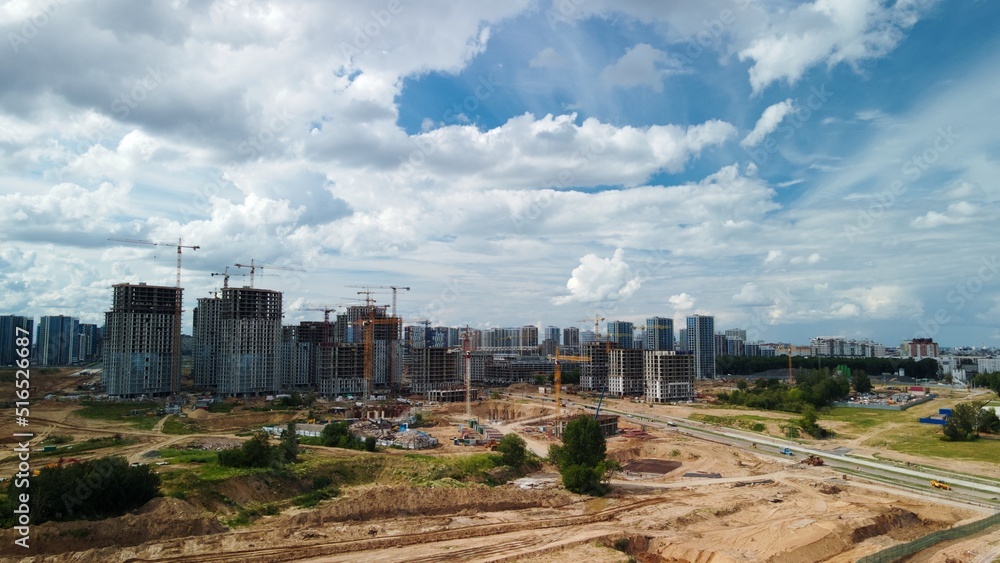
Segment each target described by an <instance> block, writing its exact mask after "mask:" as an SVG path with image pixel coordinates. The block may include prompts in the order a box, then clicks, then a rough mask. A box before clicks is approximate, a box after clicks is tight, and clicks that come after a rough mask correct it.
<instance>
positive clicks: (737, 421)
mask: <svg viewBox="0 0 1000 563" xmlns="http://www.w3.org/2000/svg"><path fill="white" fill-rule="evenodd" d="M688 419H689V420H695V421H698V422H704V423H706V424H715V425H717V426H726V427H729V428H740V429H742V430H749V431H751V432H758V433H764V432H766V431H767V423H769V422H772V423H782V422H787V421H788V420H789V418H788V417H780V418H778V417H768V416H760V415H753V414H738V415H722V416H720V415H714V414H701V413H694V414H692V415H690V416H689V417H688Z"/></svg>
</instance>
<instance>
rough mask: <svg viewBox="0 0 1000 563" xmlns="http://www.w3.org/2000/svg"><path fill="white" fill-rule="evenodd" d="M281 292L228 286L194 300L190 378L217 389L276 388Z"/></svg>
mask: <svg viewBox="0 0 1000 563" xmlns="http://www.w3.org/2000/svg"><path fill="white" fill-rule="evenodd" d="M281 330H282V328H281V292H278V291H273V290H270V289H256V288H251V287H240V288H236V287H228V288H224V289H223V290H222V297H221V298H205V299H199V300H198V308H197V309H196V310H195V316H194V336H195V350H194V354H195V359H196V361H195V363H196V366H197V367H196V368H195V381H196V383H197V384H199V385H203V386H207V387H214V388H215V390H216V391H217V392H218V393H219V394H222V395H232V396H236V395H241V396H248V395H264V394H270V393H275V392H277V391H278V390H279V388H280V382H279V380H278V373H279V353H280V348H281V335H282V333H281Z"/></svg>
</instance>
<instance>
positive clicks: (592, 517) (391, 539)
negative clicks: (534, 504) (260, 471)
mask: <svg viewBox="0 0 1000 563" xmlns="http://www.w3.org/2000/svg"><path fill="white" fill-rule="evenodd" d="M669 501H670V499H669V498H663V497H661V498H652V499H643V500H641V501H637V502H632V503H628V504H625V505H621V506H616V507H612V508H607V509H604V510H602V511H600V512H596V513H594V514H586V515H574V516H563V517H556V518H545V519H541V520H532V521H527V522H509V523H493V524H479V525H472V526H463V527H461V528H454V529H449V530H439V531H434V532H416V533H412V534H400V535H396V536H388V537H382V538H371V539H364V540H346V541H344V540H334V541H323V542H317V543H312V544H302V543H299V544H296V545H295V546H294V548H292V547H291V546H287V545H285V546H281V547H268V548H260V549H246V550H238V551H227V552H224V553H209V554H186V555H173V556H171V555H168V556H165V557H159V558H138V557H136V558H130V559H126V560H125V562H126V563H139V562H146V561H157V562H187V561H200V562H214V561H220V562H222V561H234V560H247V561H255V562H261V563H277V562H281V561H296V560H302V559H306V558H315V557H324V556H331V555H342V554H348V553H355V552H360V551H371V550H376V549H386V548H393V547H403V546H408V545H415V544H431V543H436V542H442V541H449V540H461V539H468V538H476V537H484V536H495V535H498V534H506V533H511V532H524V531H537V530H540V529H548V528H563V527H567V526H576V525H585V524H594V523H597V522H606V521H608V520H612V519H614V518H615V517H617V516H618V515H619V514H621V513H623V512H627V511H630V510H637V509H640V508H644V507H647V506H651V505H654V504H661V503H664V502H669ZM522 541H524V540H516V541H515V543H520V542H522ZM495 547H497V546H496V545H490V546H484V547H482V548H470V553H471V551H477V550H483V551H484V553H483V554H484V555H490V553H486V552H487V551H488V552H492V551H493V549H494V548H495ZM473 555H475V554H473ZM427 560H428V561H440V560H441V558H440V556H438V557H435V558H431V559H427Z"/></svg>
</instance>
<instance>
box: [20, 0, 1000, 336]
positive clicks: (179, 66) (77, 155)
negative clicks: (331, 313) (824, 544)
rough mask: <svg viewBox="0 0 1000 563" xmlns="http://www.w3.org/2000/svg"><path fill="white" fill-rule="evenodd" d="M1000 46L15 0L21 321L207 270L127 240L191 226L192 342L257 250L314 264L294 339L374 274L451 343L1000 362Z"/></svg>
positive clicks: (986, 39) (422, 9) (559, 8)
mask: <svg viewBox="0 0 1000 563" xmlns="http://www.w3.org/2000/svg"><path fill="white" fill-rule="evenodd" d="M43 4H44V6H43ZM998 30H1000V5H998V3H997V2H989V1H985V0H980V1H975V0H970V1H957V0H956V1H951V2H945V1H939V2H938V1H934V0H883V1H880V0H816V1H815V2H793V1H791V0H706V1H702V2H680V1H676V2H673V1H671V2H652V1H644V0H631V1H629V0H616V1H612V0H559V1H556V2H551V1H549V0H539V1H530V0H509V1H505V2H471V1H470V2H445V1H422V2H415V1H411V0H387V1H382V0H379V1H373V2H348V1H344V2H325V1H314V2H299V1H282V2H273V3H267V2H244V1H241V0H216V1H214V2H212V1H195V0H191V1H184V0H174V1H171V2H167V1H163V2H134V1H125V0H121V1H117V2H114V1H107V2H77V1H73V0H52V1H50V2H47V3H39V2H35V1H30V0H20V1H17V0H15V1H8V2H2V3H0V32H2V33H0V40H2V43H3V44H2V45H0V53H2V54H0V208H2V209H3V213H4V226H3V229H2V230H0V231H2V235H0V236H2V240H0V285H2V292H0V312H3V313H15V314H27V315H35V316H40V315H48V314H68V315H76V316H79V317H81V319H82V320H83V321H84V322H97V323H101V322H103V314H102V311H105V310H107V308H108V307H109V306H110V301H111V290H110V286H111V285H112V284H115V283H121V282H126V281H129V282H139V281H144V282H147V283H155V284H167V285H172V284H173V283H174V278H175V275H176V269H175V264H176V262H175V259H176V252H175V249H174V248H171V247H169V246H147V245H135V244H124V243H117V242H113V241H109V240H108V238H111V237H121V238H133V239H143V240H152V241H176V240H177V239H178V238H182V239H183V241H184V244H186V245H198V246H200V249H198V250H196V251H194V250H190V249H187V250H185V252H184V254H183V260H184V271H183V278H184V280H183V285H184V287H185V288H186V289H185V297H186V305H185V308H186V309H187V310H188V313H187V317H186V320H185V325H186V327H187V328H186V330H189V327H190V309H191V308H192V307H193V304H194V303H193V298H194V297H205V296H207V295H209V292H210V291H212V290H213V289H215V288H217V287H219V286H220V285H221V278H220V277H218V276H216V277H213V276H211V275H210V274H211V273H213V272H222V271H223V268H225V267H226V266H230V267H231V270H235V271H239V270H236V269H235V268H232V266H233V265H234V264H235V263H248V262H250V260H251V259H253V260H255V261H256V262H259V263H266V264H272V265H277V266H283V267H288V268H300V269H303V270H305V271H304V272H297V271H291V270H278V269H272V270H270V272H269V271H268V270H267V269H264V270H261V271H260V272H263V273H273V274H275V275H273V276H267V277H259V278H257V279H255V285H256V286H258V287H268V288H272V289H278V290H281V291H283V292H285V307H286V308H287V309H288V312H287V313H286V319H287V321H288V322H290V323H291V322H297V321H299V320H303V319H311V320H317V319H320V318H322V313H317V312H313V311H301V310H299V309H301V308H303V307H310V306H318V305H323V304H336V303H346V302H348V301H347V300H348V299H350V298H357V297H358V296H357V294H356V292H357V289H354V288H348V287H345V286H347V285H353V284H370V285H387V286H388V285H397V286H409V287H411V288H412V289H411V291H409V292H404V293H401V294H400V296H399V304H400V305H399V309H400V313H401V314H402V315H403V316H404V317H405V318H408V319H417V318H426V319H429V320H431V321H432V322H433V323H435V324H438V323H440V324H449V325H459V324H461V325H464V324H466V323H468V324H470V325H472V326H477V327H489V326H516V325H523V324H540V325H542V326H545V325H550V324H552V325H557V326H577V327H580V328H587V327H588V326H592V323H590V324H588V323H587V322H584V321H582V320H583V319H586V318H593V317H594V315H595V314H599V315H601V316H603V317H606V318H607V319H608V320H612V319H617V320H630V321H635V322H642V321H643V319H645V318H646V317H648V316H652V315H660V316H668V317H674V318H676V319H682V318H683V317H684V316H686V315H689V314H693V313H702V314H713V315H715V316H716V328H717V329H723V328H735V327H740V328H745V329H747V330H748V331H749V332H750V336H751V338H759V339H761V340H765V341H769V342H782V341H783V342H789V341H790V342H797V343H804V342H807V341H808V338H809V337H810V336H819V335H842V336H846V337H854V338H872V339H875V340H878V341H882V342H884V343H886V344H890V345H895V344H898V343H899V341H901V340H903V339H908V338H912V337H914V336H932V337H933V338H935V340H937V341H938V342H940V343H942V344H944V345H982V344H986V345H988V346H989V345H993V346H996V345H1000V328H998V325H1000V289H998V283H997V281H998V279H1000V264H998V254H1000V248H998V244H997V243H998V242H1000V228H998V226H997V217H998V216H1000V213H998V212H1000V189H998V187H997V179H998V178H1000V137H998V136H997V131H1000V111H998V110H997V108H998V106H1000V72H998V67H997V60H998V57H997V55H998V53H1000V32H998ZM243 271H245V270H243ZM232 283H234V284H247V283H249V280H248V279H247V278H245V277H243V278H233V280H232ZM375 297H376V298H377V299H379V300H380V302H383V303H386V302H388V300H389V298H390V297H389V296H388V295H382V294H379V295H376V296H375Z"/></svg>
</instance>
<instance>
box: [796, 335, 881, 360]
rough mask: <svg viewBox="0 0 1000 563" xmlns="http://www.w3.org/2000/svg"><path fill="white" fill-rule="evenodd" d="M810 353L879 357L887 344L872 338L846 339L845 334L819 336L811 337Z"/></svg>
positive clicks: (817, 354)
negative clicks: (874, 340)
mask: <svg viewBox="0 0 1000 563" xmlns="http://www.w3.org/2000/svg"><path fill="white" fill-rule="evenodd" d="M809 348H810V355H812V356H820V357H831V356H832V357H847V358H879V357H882V356H885V346H883V345H882V344H879V343H878V342H872V341H871V340H855V339H853V338H852V339H846V338H844V337H843V336H817V337H814V338H810V339H809Z"/></svg>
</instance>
